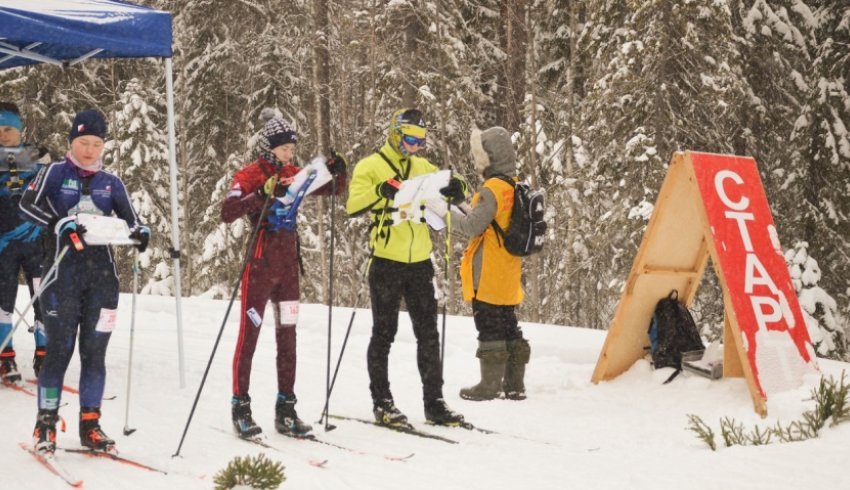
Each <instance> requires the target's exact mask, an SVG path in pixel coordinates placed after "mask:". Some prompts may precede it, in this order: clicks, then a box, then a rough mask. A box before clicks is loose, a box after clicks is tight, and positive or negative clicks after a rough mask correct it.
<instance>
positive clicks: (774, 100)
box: [0, 0, 850, 360]
mask: <svg viewBox="0 0 850 490" xmlns="http://www.w3.org/2000/svg"><path fill="white" fill-rule="evenodd" d="M137 3H142V4H145V5H148V6H151V7H155V8H159V9H164V10H168V11H170V12H171V13H172V14H173V15H174V49H175V52H174V63H175V78H176V79H175V90H176V101H177V102H176V104H177V106H176V113H177V138H178V148H177V151H178V154H177V161H178V166H179V191H180V203H181V209H180V211H179V213H180V217H181V230H180V231H181V237H180V245H181V247H180V250H181V253H182V264H183V265H182V267H183V275H184V277H183V292H184V294H187V295H198V294H212V295H216V296H219V297H226V296H229V294H230V290H231V288H232V285H233V283H234V281H235V279H236V276H237V275H238V271H239V270H240V266H241V262H242V257H243V253H244V249H245V246H246V241H247V237H248V235H249V234H250V229H249V227H248V226H247V222H239V223H237V224H235V225H234V226H230V227H228V226H225V225H223V224H221V223H220V219H219V210H220V204H221V202H222V200H223V199H224V196H225V192H226V190H227V187H228V185H229V182H230V179H231V177H232V175H233V173H234V172H235V171H236V170H237V169H239V168H240V167H242V166H243V165H244V164H245V163H246V162H248V161H250V159H251V158H252V157H253V156H254V155H255V152H254V149H253V138H254V136H255V134H256V132H257V131H258V130H259V129H260V122H259V119H258V115H259V113H260V110H261V109H262V108H263V107H267V106H273V107H277V108H279V109H280V110H281V112H282V113H283V114H284V116H285V117H287V118H288V119H291V120H293V121H294V122H295V123H296V125H297V127H298V131H299V135H300V142H299V145H298V150H297V151H298V155H299V158H300V159H301V161H302V162H306V161H307V160H309V159H310V158H311V157H312V156H314V155H315V154H318V153H324V152H325V151H326V149H328V148H331V147H332V148H335V149H337V150H339V151H341V152H342V153H343V154H344V155H345V156H346V157H347V158H348V160H349V162H350V163H351V164H352V165H353V164H354V163H355V162H356V161H357V160H358V159H359V158H362V157H363V156H365V155H367V154H368V153H370V152H372V151H374V150H375V149H376V148H377V147H378V146H379V145H380V144H381V143H382V142H383V140H384V135H385V130H386V126H387V119H388V117H389V115H390V114H391V113H392V111H393V110H395V109H396V108H399V107H403V106H415V107H418V108H421V109H422V110H423V111H425V113H426V115H427V117H428V119H429V122H430V124H431V126H432V131H431V133H430V135H429V140H428V145H429V146H428V155H427V156H428V157H429V158H430V159H431V161H432V162H434V163H436V164H438V165H440V166H442V167H444V168H445V167H448V166H450V167H452V168H453V169H454V170H455V171H458V172H461V173H463V174H464V175H465V176H466V177H467V178H468V179H469V180H470V181H471V182H472V183H474V184H476V185H477V184H478V183H479V182H480V180H479V178H478V177H477V176H476V175H475V173H474V171H473V168H472V163H471V159H470V158H469V157H468V153H469V144H468V136H469V129H470V127H471V126H472V125H477V126H479V127H489V126H491V125H501V126H504V127H506V128H508V129H509V130H511V131H513V132H515V141H516V147H517V149H518V154H519V157H520V162H519V167H520V173H521V176H523V177H525V178H527V179H529V180H530V181H532V182H533V183H534V185H536V186H538V187H540V188H543V189H545V191H546V196H547V208H548V212H547V221H548V223H549V236H548V237H547V245H546V247H545V250H544V252H543V253H542V254H539V255H537V256H535V257H534V258H533V259H530V260H527V261H526V264H525V267H526V270H525V281H526V283H525V288H526V292H527V299H526V301H525V303H524V304H523V305H522V307H521V309H520V316H521V319H523V320H527V321H534V322H542V323H550V324H559V325H578V326H585V327H590V328H598V329H604V328H607V326H608V323H609V322H610V319H611V318H612V316H613V311H614V309H615V308H616V305H617V301H618V300H619V297H620V294H621V290H622V287H623V283H624V280H625V278H626V276H627V274H628V270H629V268H630V266H631V262H632V259H633V257H634V254H635V252H636V250H637V247H638V245H639V244H640V240H641V237H642V234H643V230H644V228H645V225H646V223H647V220H648V218H649V215H650V213H651V211H652V207H653V203H654V202H655V197H656V195H657V192H658V189H659V188H660V185H661V182H662V180H663V177H664V175H665V172H666V167H667V163H668V162H669V160H670V158H671V156H672V153H673V152H674V151H678V150H696V151H705V152H717V153H733V154H738V155H748V156H752V157H754V158H755V159H756V161H757V162H758V163H759V168H760V171H761V177H762V180H763V182H764V185H765V190H766V192H767V195H768V199H769V201H770V203H771V206H772V210H773V213H774V218H775V221H776V224H777V227H778V229H779V233H780V238H781V240H782V243H783V245H784V246H785V247H786V249H787V250H788V254H787V258H788V263H789V267H790V268H791V272H792V277H793V278H794V280H795V283H796V285H797V287H798V291H799V293H800V297H801V300H802V301H801V302H802V304H803V306H804V309H806V310H807V313H809V315H810V317H811V318H810V319H811V320H812V321H815V322H817V323H818V328H815V329H814V330H812V331H813V332H814V335H813V337H814V338H813V340H814V341H815V343H816V346H817V348H818V350H819V353H820V354H821V355H823V356H827V357H832V358H836V359H843V360H850V354H848V349H847V345H846V340H845V339H846V334H847V333H848V328H850V327H848V318H849V317H850V133H849V132H848V127H850V94H848V91H850V89H848V83H850V0H642V1H631V0H629V1H626V0H617V1H615V0H583V1H580V0H574V1H568V0H505V1H497V0H455V1H444V0H430V1H421V0H390V1H376V0H316V1H306V0H295V1H280V0H228V1H224V0H175V1H165V0H148V1H140V2H137ZM164 87H165V82H164V78H163V70H162V65H161V63H160V62H159V61H157V60H131V61H126V60H124V61H116V60H103V61H90V62H87V63H84V64H81V65H78V66H75V67H73V68H69V69H64V70H63V69H60V68H56V67H51V66H37V67H29V68H21V69H15V70H6V71H3V72H0V94H2V96H0V98H2V99H11V100H13V101H14V102H17V103H18V104H19V105H20V106H21V108H22V111H23V112H24V120H25V127H26V132H25V136H26V138H27V140H28V141H33V142H40V143H41V144H44V145H46V146H47V147H48V148H50V150H51V152H52V153H53V155H54V157H59V156H61V155H62V154H64V152H65V151H66V149H67V133H68V128H69V126H70V122H71V120H72V118H73V114H74V113H75V112H76V111H78V110H81V109H83V108H86V107H97V108H99V109H100V110H102V111H103V112H104V113H105V114H106V115H107V117H108V119H109V121H110V124H111V126H110V135H111V137H112V140H111V142H110V143H109V144H108V146H107V152H106V156H105V159H106V163H107V168H108V169H110V170H111V171H114V172H116V173H118V174H119V175H121V177H122V178H123V179H124V181H125V183H126V184H127V186H128V188H129V189H130V190H131V191H132V194H133V199H134V201H135V203H136V206H137V208H138V209H139V210H140V211H141V213H142V214H143V216H144V219H145V220H146V221H147V222H148V223H149V224H150V225H151V227H152V228H153V229H154V232H155V236H154V238H153V240H152V246H151V247H150V248H149V251H148V252H146V253H145V254H143V271H142V284H144V290H143V292H145V293H148V294H171V290H172V287H171V284H172V277H171V270H172V269H171V260H170V255H169V248H170V247H171V245H172V244H171V243H170V223H169V216H170V207H169V206H170V205H169V199H168V165H167V145H166V123H165V118H166V107H165V88H164ZM302 209H303V211H302V221H301V224H300V225H299V226H300V230H301V234H302V252H303V256H304V260H305V265H306V267H307V275H306V278H305V279H304V280H302V301H304V302H314V303H324V302H326V301H327V299H326V295H327V283H328V281H327V278H328V276H329V273H328V252H329V249H328V239H329V236H330V228H329V227H330V213H331V212H333V213H334V215H335V221H336V240H337V241H336V255H335V257H336V260H335V267H334V269H335V271H334V279H335V285H334V292H335V302H336V304H339V305H348V306H359V307H365V306H367V303H368V288H367V284H366V281H365V278H364V275H363V269H364V265H365V261H366V259H367V256H368V250H367V240H366V233H367V226H368V223H367V221H366V220H365V218H359V219H354V220H352V219H347V218H346V216H345V213H344V209H343V202H341V201H337V203H336V207H335V208H333V209H330V201H329V200H327V199H325V198H322V199H321V200H310V202H309V203H307V205H306V206H305V207H302ZM443 243H444V239H443V238H442V237H435V262H436V263H437V265H438V266H439V267H442V266H443V264H444V258H443V252H442V251H441V250H440V249H441V247H442V246H443V245H442V244H443ZM452 245H453V255H452V261H451V265H452V269H453V270H452V273H451V274H450V277H451V278H452V279H451V282H452V283H456V282H457V279H456V275H457V273H456V271H455V270H454V269H455V268H456V267H457V264H458V263H459V259H460V253H461V251H462V250H463V247H464V245H465V244H464V243H463V241H462V240H459V239H457V238H456V239H454V240H453V241H452ZM122 253H126V251H124V252H122ZM121 259H122V261H121V263H120V266H121V270H122V274H123V276H124V277H125V278H127V277H129V274H130V272H129V270H130V262H129V259H128V257H127V256H126V255H125V256H123V257H121ZM818 264H819V265H818ZM438 276H439V277H440V278H442V276H443V274H442V272H439V273H438ZM122 285H123V287H124V288H125V289H126V288H129V287H130V285H131V281H129V280H126V279H125V280H124V281H123V284H122ZM448 287H449V285H444V287H443V289H448ZM450 290H451V291H453V293H452V294H451V296H450V299H449V305H448V309H449V312H450V313H456V314H469V313H470V310H469V309H468V307H467V306H466V305H464V304H463V303H462V302H461V300H460V295H459V288H458V287H457V284H452V285H451V289H450ZM694 313H695V316H696V317H697V319H698V322H699V323H700V324H701V325H702V326H703V333H704V334H705V335H706V336H707V337H708V338H710V339H711V338H716V337H718V336H719V334H720V327H721V326H722V314H723V312H722V299H721V297H720V294H719V290H718V288H717V281H716V278H715V277H714V276H713V274H712V273H709V274H708V275H707V277H706V278H705V279H704V283H703V287H702V288H701V289H700V294H699V295H698V297H697V302H696V304H695V306H694Z"/></svg>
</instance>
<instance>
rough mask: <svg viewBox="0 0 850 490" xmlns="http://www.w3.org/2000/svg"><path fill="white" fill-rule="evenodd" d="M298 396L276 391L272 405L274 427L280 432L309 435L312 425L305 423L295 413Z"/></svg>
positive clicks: (290, 434)
mask: <svg viewBox="0 0 850 490" xmlns="http://www.w3.org/2000/svg"><path fill="white" fill-rule="evenodd" d="M296 403H298V398H296V397H295V395H294V394H291V395H287V394H284V393H278V395H277V403H275V407H274V413H275V417H274V428H275V429H277V431H278V432H280V433H281V434H285V435H288V436H295V437H310V436H311V435H312V433H313V426H311V425H310V424H305V423H304V421H302V420H301V419H299V418H298V414H297V413H295V404H296Z"/></svg>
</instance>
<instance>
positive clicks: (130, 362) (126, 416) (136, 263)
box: [124, 250, 139, 436]
mask: <svg viewBox="0 0 850 490" xmlns="http://www.w3.org/2000/svg"><path fill="white" fill-rule="evenodd" d="M138 290H139V251H138V250H136V256H135V258H134V259H133V302H132V305H133V306H132V307H131V308H130V355H129V356H128V358H127V401H126V402H125V406H124V435H125V436H129V435H130V434H132V433H133V432H136V429H131V428H130V425H129V423H128V421H129V420H130V384H131V381H132V379H133V336H134V334H135V332H136V295H137V292H138Z"/></svg>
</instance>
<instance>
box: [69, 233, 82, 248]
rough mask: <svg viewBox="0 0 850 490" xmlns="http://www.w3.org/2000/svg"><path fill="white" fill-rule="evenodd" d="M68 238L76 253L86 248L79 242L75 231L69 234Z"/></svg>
mask: <svg viewBox="0 0 850 490" xmlns="http://www.w3.org/2000/svg"><path fill="white" fill-rule="evenodd" d="M68 236H69V237H70V238H71V243H73V244H74V249H76V250H77V252H82V251H83V249H84V248H86V247H85V245H83V241H82V240H80V236H79V235H77V232H76V231H72V232H71V234H70V235H68Z"/></svg>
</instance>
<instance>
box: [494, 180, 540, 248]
mask: <svg viewBox="0 0 850 490" xmlns="http://www.w3.org/2000/svg"><path fill="white" fill-rule="evenodd" d="M497 178H499V179H501V180H503V181H505V182H507V183H509V184H511V185H512V186H513V187H514V206H513V210H512V211H511V220H510V222H509V223H508V229H507V230H503V229H502V228H501V227H500V226H499V224H498V223H496V220H495V219H494V220H493V222H492V225H493V229H494V230H495V231H496V238H497V239H498V240H499V241H500V243H501V244H503V245H504V247H505V249H506V250H507V251H508V253H510V254H511V255H516V256H518V257H525V256H528V255H531V254H533V253H537V252H539V251H541V250H543V237H544V234H545V233H546V222H545V221H543V215H544V211H545V207H544V201H543V193H542V192H540V191H539V190H532V189H531V187H530V186H529V185H528V184H524V183H522V182H514V180H513V179H510V178H508V177H504V176H498V177H497Z"/></svg>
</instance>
